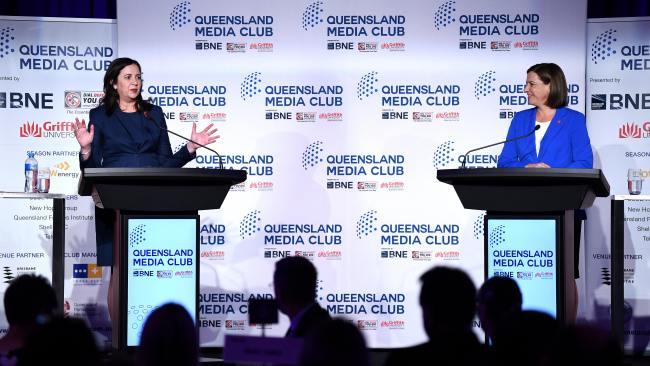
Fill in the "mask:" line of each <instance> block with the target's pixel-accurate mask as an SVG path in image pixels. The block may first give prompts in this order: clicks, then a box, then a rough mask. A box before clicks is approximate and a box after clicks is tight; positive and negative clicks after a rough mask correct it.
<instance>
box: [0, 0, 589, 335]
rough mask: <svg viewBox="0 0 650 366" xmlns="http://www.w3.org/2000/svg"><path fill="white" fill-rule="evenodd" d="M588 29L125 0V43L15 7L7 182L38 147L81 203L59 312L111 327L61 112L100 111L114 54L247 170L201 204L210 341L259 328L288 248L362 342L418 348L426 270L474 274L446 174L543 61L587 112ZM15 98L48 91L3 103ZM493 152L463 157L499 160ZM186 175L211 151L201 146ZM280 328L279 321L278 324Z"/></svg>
mask: <svg viewBox="0 0 650 366" xmlns="http://www.w3.org/2000/svg"><path fill="white" fill-rule="evenodd" d="M585 22H586V2H585V1H584V0H583V1H572V2H567V1H546V2H543V3H540V2H538V1H505V0H501V1H493V2H490V3H489V4H487V3H486V4H479V3H477V2H474V1H470V0H456V1H453V0H451V1H433V2H420V1H406V2H400V3H395V2H389V1H380V2H376V1H375V2H371V1H357V2H349V1H347V2H344V1H292V2H282V3H280V2H269V1H261V0H259V1H246V2H238V3H228V4H225V3H215V2H212V1H207V0H203V1H196V0H194V1H177V0H176V1H167V0H165V1H141V2H127V1H119V2H118V22H117V23H118V25H117V32H116V33H117V34H113V29H114V28H113V27H114V25H113V24H110V23H100V24H96V23H84V22H79V23H66V22H62V21H61V22H56V23H54V22H48V21H44V22H40V23H38V24H37V25H34V22H26V21H21V20H16V19H15V18H10V19H6V18H5V19H2V20H1V22H0V31H3V32H8V33H10V36H11V37H14V38H12V39H10V47H9V50H8V51H2V52H4V55H3V57H2V58H0V64H2V65H3V73H2V74H3V75H2V79H0V85H1V86H2V88H1V89H0V92H6V94H7V97H6V100H7V102H6V107H5V108H7V109H6V110H2V112H1V113H2V115H3V116H6V118H5V120H6V123H5V125H6V126H5V131H6V133H4V134H3V135H2V137H1V138H0V149H2V150H3V153H4V156H5V159H3V160H2V162H0V164H2V166H3V168H4V169H3V171H5V172H8V173H9V175H8V176H7V179H6V180H5V186H3V187H2V189H4V190H21V189H22V184H23V178H22V164H23V161H24V160H25V158H26V156H25V154H26V152H27V151H29V150H34V151H37V152H38V153H37V158H38V159H39V163H40V164H41V165H48V166H50V167H52V168H53V169H54V170H55V173H54V174H53V177H52V179H53V181H52V191H53V192H63V193H67V194H70V200H68V202H67V205H68V206H69V207H70V208H69V217H68V219H69V220H68V222H67V224H68V231H67V232H66V235H67V236H66V239H67V249H66V256H67V258H66V260H67V262H66V299H67V302H66V307H68V308H69V309H70V312H71V313H73V314H83V315H84V316H87V317H88V319H89V320H90V322H91V323H92V324H93V327H94V328H95V329H97V330H99V331H100V334H101V335H103V336H107V335H108V331H109V329H108V328H107V326H108V323H109V321H108V316H107V314H106V311H105V308H106V307H105V298H106V297H105V296H106V295H105V293H106V287H107V278H108V273H107V272H108V270H107V269H106V268H104V269H103V273H102V269H101V268H98V267H95V266H93V265H92V263H93V260H94V258H93V256H94V227H93V223H92V213H93V210H92V204H91V202H90V201H89V200H86V199H85V198H81V197H78V196H76V195H75V191H76V181H77V178H78V174H79V170H78V163H77V157H76V152H77V151H78V149H77V146H76V143H75V141H74V137H73V136H72V134H71V133H70V131H69V130H70V128H69V125H68V124H66V123H67V122H70V121H72V120H73V119H74V117H77V116H79V117H86V118H87V111H88V109H89V108H92V107H93V106H94V105H96V99H95V97H96V96H98V95H99V92H100V90H101V80H102V75H103V67H104V66H102V65H104V64H103V62H105V61H107V60H111V59H113V58H115V57H116V56H127V57H131V58H135V59H137V60H138V61H139V62H140V63H141V64H142V67H143V70H142V71H143V77H144V87H143V95H144V96H145V97H150V98H152V100H153V102H154V103H155V104H157V105H159V106H161V107H162V108H163V110H164V111H165V113H166V116H167V122H168V126H169V128H170V129H172V130H174V131H176V132H179V133H182V134H185V135H189V134H190V130H191V123H192V122H196V123H198V124H199V127H203V126H206V125H207V124H209V123H215V124H216V126H217V127H218V128H219V133H220V135H221V139H220V140H219V141H218V143H217V144H216V145H215V148H217V149H218V150H219V151H220V153H221V154H222V155H223V156H224V158H225V165H226V166H227V167H228V168H234V169H246V170H247V171H248V173H249V178H248V181H247V182H245V183H244V184H241V185H239V186H236V187H234V188H233V189H232V191H231V193H230V194H229V196H228V198H227V200H226V202H225V203H224V205H223V207H222V209H221V210H219V211H208V212H202V213H201V215H202V220H201V304H200V314H199V316H200V320H199V323H200V325H201V342H202V344H203V345H204V346H221V345H222V344H223V339H224V335H225V334H259V332H260V330H259V329H257V328H255V327H251V326H249V324H248V323H247V308H246V301H247V300H248V299H249V298H250V297H251V296H253V297H270V296H272V294H273V289H272V284H271V282H272V273H273V266H274V262H275V261H277V259H278V258H281V257H283V256H287V255H303V256H306V257H308V258H310V259H312V260H313V262H314V264H315V265H316V267H317V268H318V271H319V278H320V283H319V291H318V300H319V301H320V303H321V305H322V306H324V307H326V308H327V309H328V310H329V311H330V313H331V314H332V315H334V316H342V317H346V318H348V319H351V320H353V321H354V322H355V324H357V325H358V327H359V329H361V330H362V331H363V333H364V335H365V336H366V339H367V340H368V343H369V345H370V346H371V347H400V346H407V345H411V344H415V343H418V342H421V341H423V340H425V339H426V335H425V333H424V330H423V328H422V325H421V314H420V309H419V305H418V294H419V282H418V278H419V276H420V275H421V274H422V273H423V272H425V271H426V270H427V269H429V268H431V267H432V266H434V265H449V266H456V267H460V268H463V269H464V270H466V271H468V273H469V274H470V276H471V277H472V279H473V280H474V282H475V283H476V284H477V286H478V285H480V283H481V282H482V278H483V250H482V223H483V212H479V211H466V210H464V209H463V208H462V206H461V205H460V203H459V201H458V199H457V198H456V194H455V192H454V191H453V189H452V188H451V187H450V186H447V185H445V184H442V183H439V182H437V181H436V179H435V174H436V170H437V169H440V168H453V167H457V166H458V165H459V164H460V162H459V157H460V156H462V155H463V154H464V153H465V152H466V151H467V150H469V149H471V148H474V147H476V146H481V145H485V144H487V143H491V142H494V141H499V140H501V139H503V138H504V137H505V135H506V131H507V128H508V126H509V123H510V119H511V118H512V116H513V114H514V113H515V112H516V111H519V110H522V109H525V108H528V106H527V101H526V96H525V94H524V93H523V86H524V85H523V84H524V81H525V77H526V73H525V72H526V69H527V68H528V67H529V66H531V65H533V64H536V63H539V62H555V63H557V64H559V65H561V66H562V68H563V69H564V71H565V73H566V74H567V78H568V81H569V84H570V90H569V92H570V93H569V95H570V104H571V107H572V108H574V109H576V110H579V111H584V106H585V100H584V75H585V58H586V57H587V55H586V54H585V38H586V27H581V26H576V25H580V24H585ZM69 24H73V25H74V26H72V25H69ZM30 27H37V28H36V29H37V30H34V28H30ZM57 27H61V28H60V29H59V28H57ZM94 27H98V28H96V29H95V28H94ZM102 27H104V28H102ZM44 29H46V30H44ZM50 29H56V30H50ZM98 33H100V34H98ZM118 46H119V53H118ZM3 47H4V45H3ZM88 47H89V48H90V49H88ZM62 61H65V64H66V66H67V68H64V67H61V66H60V65H61V63H62ZM5 65H6V66H5ZM76 65H84V66H80V68H79V69H77V68H76ZM85 65H87V66H85ZM95 65H99V66H95ZM10 93H18V94H19V95H22V97H23V99H24V98H27V96H26V95H25V94H26V93H29V97H30V98H36V94H37V93H38V97H39V98H41V95H42V94H47V95H46V96H45V98H46V101H44V102H42V103H41V104H39V105H38V106H35V105H34V103H31V102H30V103H20V104H16V107H15V108H13V109H12V108H10V97H9V94H10ZM0 95H1V94H0ZM50 99H51V101H49V100H50ZM30 101H31V99H30ZM45 106H46V107H48V108H46V107H45ZM57 123H58V124H57ZM39 131H40V132H39ZM21 135H24V137H23V136H21ZM172 144H173V145H174V146H176V147H177V148H178V147H180V146H182V144H183V141H181V140H180V139H176V138H174V137H172ZM499 152H500V148H498V147H497V148H492V149H488V150H484V151H480V152H477V153H476V154H472V155H470V156H469V157H468V159H467V165H468V166H470V167H473V168H479V167H493V166H495V165H496V158H497V155H498V154H499ZM188 166H191V167H202V168H215V167H217V166H218V160H217V159H216V158H215V157H214V156H213V155H212V154H210V153H207V152H205V151H200V154H199V156H198V157H197V159H196V160H195V161H194V162H192V163H190V164H189V165H188ZM24 210H25V211H26V212H29V208H25V209H24ZM1 225H2V230H12V222H8V223H7V222H3V223H2V224H1ZM539 270H540V271H544V268H540V269H539ZM81 277H83V278H81ZM440 295H441V296H445V294H440ZM287 326H288V320H287V318H285V317H282V318H281V323H280V324H278V325H276V326H273V327H272V328H271V330H270V332H269V333H270V334H274V335H281V334H283V333H284V331H285V330H286V328H287Z"/></svg>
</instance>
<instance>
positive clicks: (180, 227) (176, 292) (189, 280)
mask: <svg viewBox="0 0 650 366" xmlns="http://www.w3.org/2000/svg"><path fill="white" fill-rule="evenodd" d="M197 221H198V216H190V217H188V218H146V219H142V218H132V217H131V218H128V219H127V226H128V235H129V237H128V258H127V261H128V265H127V270H128V275H127V277H128V285H127V305H126V307H127V308H126V314H127V315H126V322H127V324H126V327H125V328H126V332H127V338H126V342H127V346H137V345H138V344H139V342H140V335H141V333H142V329H143V326H144V323H145V321H146V319H147V317H148V316H149V314H150V313H151V312H152V311H153V310H155V309H156V308H157V307H159V306H161V305H164V304H165V303H168V302H173V303H177V304H180V305H182V306H183V307H185V309H187V311H188V312H189V313H190V315H191V316H192V319H194V320H195V321H196V296H197V293H196V288H197V287H196V284H197V276H198V270H197V269H198V263H197V260H196V258H197V253H196V251H197V245H198V244H197V243H198V242H197V232H198V231H197V227H198V226H197V225H198V222H197Z"/></svg>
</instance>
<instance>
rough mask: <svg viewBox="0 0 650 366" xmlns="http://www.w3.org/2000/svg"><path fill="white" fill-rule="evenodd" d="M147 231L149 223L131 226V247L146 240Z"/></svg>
mask: <svg viewBox="0 0 650 366" xmlns="http://www.w3.org/2000/svg"><path fill="white" fill-rule="evenodd" d="M146 233H147V225H144V224H141V225H136V226H133V227H130V228H129V243H131V247H132V248H133V247H136V246H138V245H140V244H142V243H144V241H145V234H146Z"/></svg>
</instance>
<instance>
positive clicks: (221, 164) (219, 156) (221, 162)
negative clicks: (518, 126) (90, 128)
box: [144, 111, 539, 170]
mask: <svg viewBox="0 0 650 366" xmlns="http://www.w3.org/2000/svg"><path fill="white" fill-rule="evenodd" d="M144 118H146V119H148V120H150V121H151V122H153V124H154V125H156V127H158V128H159V129H160V130H161V131H165V132H168V133H171V134H172V135H174V136H176V137H180V138H182V139H183V140H185V141H188V142H191V143H193V144H195V145H198V146H200V147H203V148H205V149H206V150H209V151H211V152H213V153H215V154H216V155H217V157H218V158H219V169H220V170H223V160H222V159H221V155H219V153H218V152H217V151H216V150H213V149H211V148H209V147H207V146H205V145H203V144H199V143H198V142H196V141H194V140H192V139H188V138H187V137H185V136H182V135H179V134H177V133H176V132H174V131H171V130H168V129H167V128H165V127H163V126H161V125H159V124H158V122H156V120H155V119H153V118H151V115H149V112H148V111H146V112H144ZM537 127H539V126H537Z"/></svg>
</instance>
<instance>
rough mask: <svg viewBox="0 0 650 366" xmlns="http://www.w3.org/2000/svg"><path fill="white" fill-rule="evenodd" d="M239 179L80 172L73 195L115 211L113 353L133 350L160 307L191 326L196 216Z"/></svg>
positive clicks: (192, 172) (145, 171) (184, 172)
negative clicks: (175, 310)
mask: <svg viewBox="0 0 650 366" xmlns="http://www.w3.org/2000/svg"><path fill="white" fill-rule="evenodd" d="M245 180H246V172H245V171H243V170H209V169H197V168H191V169H189V168H188V169H183V168H88V169H84V170H83V172H82V177H81V180H80V181H79V194H80V195H82V196H90V195H92V196H93V197H94V198H95V202H96V204H97V205H99V206H101V207H103V208H106V209H114V210H115V211H116V212H117V222H116V230H117V234H118V236H117V240H116V241H117V242H116V243H115V244H116V245H115V246H114V248H113V255H114V258H117V259H118V260H115V259H114V261H113V262H114V266H113V269H112V270H113V271H114V272H115V271H117V284H115V283H114V284H113V286H112V290H113V293H112V296H113V302H115V303H116V304H117V309H115V310H116V312H117V314H114V316H113V319H111V322H112V327H113V332H112V344H113V348H117V349H119V350H123V349H126V348H128V347H135V346H137V345H138V343H139V339H140V333H141V332H142V326H143V325H144V321H145V320H146V317H147V315H148V314H149V313H150V312H151V311H152V310H154V309H155V308H156V307H158V306H160V305H162V304H164V303H166V302H175V303H178V304H181V305H183V306H184V307H185V308H186V309H187V310H188V312H189V313H190V314H191V315H192V317H193V319H195V320H196V319H197V315H198V294H199V279H200V276H199V267H200V266H199V216H198V210H209V209H216V208H220V207H221V204H222V203H223V201H224V199H225V198H226V195H227V194H228V191H229V190H230V187H231V186H232V185H234V184H237V183H241V182H243V181H245Z"/></svg>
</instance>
